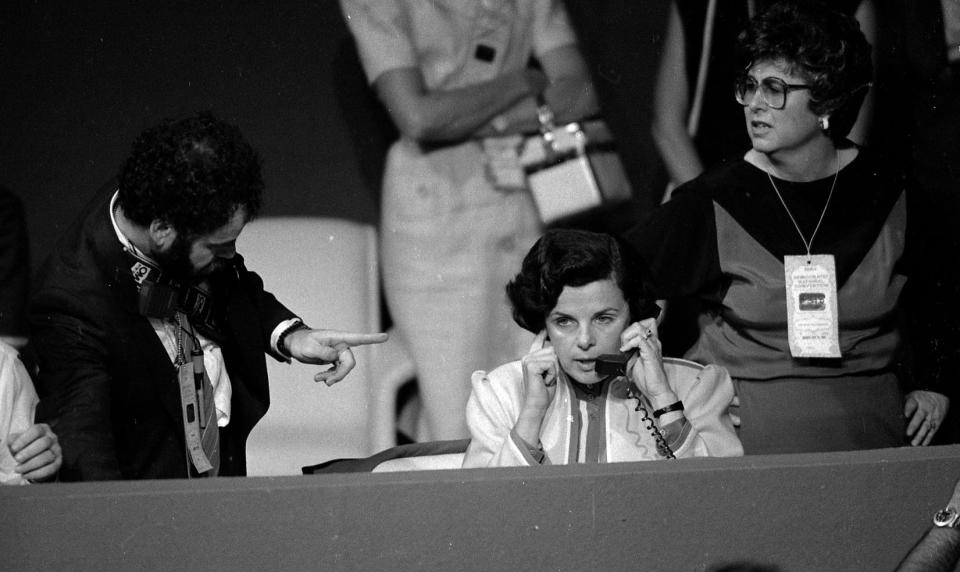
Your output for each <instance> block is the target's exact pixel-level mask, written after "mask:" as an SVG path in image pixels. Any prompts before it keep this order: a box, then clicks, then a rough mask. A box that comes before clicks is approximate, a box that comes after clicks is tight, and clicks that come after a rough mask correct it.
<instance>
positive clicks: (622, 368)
mask: <svg viewBox="0 0 960 572" xmlns="http://www.w3.org/2000/svg"><path fill="white" fill-rule="evenodd" d="M636 354H637V349H636V348H634V349H632V350H630V351H629V352H619V353H615V354H603V355H601V356H600V357H598V358H597V361H596V362H595V365H594V368H595V370H596V372H597V374H599V375H626V374H627V363H628V362H629V361H630V358H632V357H633V356H635V355H636ZM627 392H628V395H629V396H630V397H631V398H633V399H636V400H637V407H636V411H638V412H639V413H640V421H641V422H643V423H644V426H645V427H646V429H647V431H649V432H650V434H651V435H653V439H654V441H656V443H657V451H658V452H659V453H660V454H661V455H663V456H664V457H666V458H667V459H675V458H676V457H675V456H674V454H673V450H672V449H671V448H670V445H668V444H667V441H666V439H664V437H663V433H662V432H661V431H660V428H659V427H657V425H656V423H654V422H653V419H651V418H650V414H649V413H648V412H647V406H646V405H645V404H644V399H643V396H642V395H641V394H640V390H639V389H638V388H637V386H635V385H634V384H633V382H630V384H629V388H628V390H627Z"/></svg>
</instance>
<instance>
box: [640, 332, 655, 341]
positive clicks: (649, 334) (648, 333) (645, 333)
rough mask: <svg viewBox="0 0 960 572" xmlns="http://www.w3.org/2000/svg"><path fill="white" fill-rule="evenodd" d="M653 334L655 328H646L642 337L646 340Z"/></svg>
mask: <svg viewBox="0 0 960 572" xmlns="http://www.w3.org/2000/svg"><path fill="white" fill-rule="evenodd" d="M652 335H653V330H646V331H644V332H643V336H641V337H642V338H643V339H645V340H648V339H650V336H652Z"/></svg>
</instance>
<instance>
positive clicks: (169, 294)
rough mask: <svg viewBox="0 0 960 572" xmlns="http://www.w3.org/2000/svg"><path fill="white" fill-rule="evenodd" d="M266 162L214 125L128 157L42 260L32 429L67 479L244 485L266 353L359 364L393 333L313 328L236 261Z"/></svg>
mask: <svg viewBox="0 0 960 572" xmlns="http://www.w3.org/2000/svg"><path fill="white" fill-rule="evenodd" d="M263 187H264V185H263V180H262V177H261V171H260V159H259V157H258V155H257V153H256V152H255V151H254V149H253V148H252V147H251V146H250V145H249V144H248V143H247V142H246V141H245V140H244V139H243V136H242V135H241V134H240V131H239V130H238V129H237V128H236V127H235V126H233V125H230V124H228V123H225V122H223V121H220V120H218V119H216V118H215V117H213V116H212V115H211V114H209V113H201V114H198V115H195V116H192V117H187V118H183V119H179V120H172V121H166V122H164V123H162V124H161V125H158V126H156V127H153V128H150V129H147V130H146V131H144V132H143V133H142V134H141V135H140V136H139V138H138V139H137V140H136V141H135V143H134V145H133V149H132V152H131V154H130V156H129V158H128V159H127V160H126V161H125V162H124V164H123V166H122V167H121V169H120V173H119V176H118V184H117V185H116V186H115V187H110V188H109V189H108V192H106V193H100V196H98V197H97V198H96V199H95V200H94V201H93V202H92V203H91V205H90V206H89V207H88V208H87V210H86V212H85V213H83V214H82V215H81V217H80V218H79V219H78V221H77V223H76V224H74V225H73V227H72V228H71V230H69V231H68V233H67V234H66V236H64V237H63V239H62V240H61V242H60V243H59V244H58V247H57V250H56V252H55V253H54V254H53V255H52V256H51V257H50V259H49V260H48V261H47V262H46V264H45V266H44V268H43V270H42V272H41V275H40V279H39V283H38V287H37V290H36V293H35V296H34V301H33V305H32V307H31V312H30V320H31V326H32V328H33V329H32V334H33V341H34V342H35V344H36V352H37V355H38V361H39V370H40V373H39V378H38V382H37V392H38V394H39V396H40V404H39V407H38V411H37V418H38V421H44V422H47V423H49V424H50V425H51V426H52V427H53V429H54V431H56V433H57V435H58V437H59V442H60V446H61V448H62V452H63V464H62V467H61V470H60V479H61V480H65V481H71V480H117V479H157V478H185V477H198V476H215V475H244V474H246V453H245V447H246V439H247V436H248V435H249V433H250V430H251V429H252V428H253V426H254V425H255V424H256V423H257V421H258V420H259V419H260V418H261V417H262V416H263V414H264V413H265V412H266V410H267V407H268V406H269V391H268V387H267V370H266V363H265V356H264V354H265V353H268V354H271V355H272V356H273V357H274V358H276V359H279V360H286V361H289V360H290V359H291V358H293V359H296V360H298V361H300V362H304V363H311V364H333V366H332V367H331V368H329V369H327V370H325V371H321V372H319V373H318V374H317V375H316V376H315V379H316V380H317V381H324V382H326V383H327V384H328V385H329V384H332V383H335V382H337V381H339V380H341V379H343V377H344V376H346V375H347V373H348V372H349V371H350V370H351V369H352V368H353V366H354V365H355V361H354V357H353V354H352V352H351V351H350V347H351V346H354V345H359V344H369V343H379V342H383V341H385V340H386V334H382V333H378V334H354V333H345V332H336V331H330V330H316V329H311V328H309V327H308V326H306V325H305V324H304V323H303V322H302V321H301V320H300V319H299V318H298V317H297V316H296V315H295V314H294V313H293V312H291V311H290V310H288V309H287V308H285V307H284V306H283V305H282V304H281V303H280V302H278V301H277V300H276V298H274V296H273V295H272V294H270V293H269V292H266V291H264V289H263V282H262V280H261V279H260V277H259V276H257V275H256V274H255V273H253V272H250V271H249V270H247V269H246V267H245V266H244V263H243V258H242V257H241V256H240V255H239V254H237V253H236V250H235V245H236V240H237V236H238V235H239V234H240V232H241V230H242V229H243V227H244V225H245V224H246V223H247V222H249V221H250V220H251V219H252V218H253V217H255V216H256V215H257V213H258V212H259V210H260V205H261V198H262V194H263Z"/></svg>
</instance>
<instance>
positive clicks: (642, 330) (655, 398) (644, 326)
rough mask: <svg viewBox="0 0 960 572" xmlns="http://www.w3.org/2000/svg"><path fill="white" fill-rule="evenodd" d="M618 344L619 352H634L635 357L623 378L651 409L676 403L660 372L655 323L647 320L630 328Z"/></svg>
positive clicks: (659, 349)
mask: <svg viewBox="0 0 960 572" xmlns="http://www.w3.org/2000/svg"><path fill="white" fill-rule="evenodd" d="M620 341H621V345H620V351H622V352H628V351H630V350H632V349H636V350H637V353H636V355H634V356H633V357H632V358H630V361H629V362H627V376H628V377H629V378H630V380H632V381H633V383H634V384H635V385H636V386H637V389H639V390H640V392H641V393H643V394H644V395H646V396H647V399H648V400H650V404H651V405H653V407H654V409H658V408H660V407H665V406H667V405H669V404H671V403H673V402H675V401H677V394H676V393H674V391H673V390H672V389H671V388H670V384H669V383H668V382H667V374H666V372H664V370H663V349H662V345H661V343H660V338H659V336H658V335H657V320H656V319H655V318H647V319H646V320H641V321H639V322H634V323H632V324H630V325H629V326H627V329H625V330H624V331H623V333H622V334H620Z"/></svg>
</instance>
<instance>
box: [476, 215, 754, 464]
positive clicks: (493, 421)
mask: <svg viewBox="0 0 960 572" xmlns="http://www.w3.org/2000/svg"><path fill="white" fill-rule="evenodd" d="M507 295H508V297H509V299H510V302H511V304H512V305H513V314H514V319H515V321H516V322H517V323H518V324H519V325H520V326H521V327H523V328H525V329H527V330H529V331H531V332H534V333H536V334H537V336H536V339H535V341H534V344H533V347H532V348H531V350H530V353H528V354H527V355H526V356H524V357H523V359H521V360H520V361H516V362H511V363H508V364H505V365H502V366H500V367H498V368H497V369H495V370H493V371H491V372H489V373H486V372H482V371H478V372H476V373H474V375H473V379H472V382H473V393H472V394H471V396H470V400H469V402H468V404H467V424H468V425H469V427H470V433H471V437H472V440H471V442H470V447H469V449H468V450H467V454H466V457H465V459H464V465H463V466H464V467H497V466H523V465H538V464H573V463H604V462H619V461H643V460H656V459H667V458H674V457H676V458H679V457H694V456H707V455H711V456H735V455H741V454H742V449H741V447H740V442H739V441H738V439H737V437H736V434H735V432H734V429H733V423H732V421H731V419H730V416H729V414H728V407H729V406H730V403H731V400H732V399H733V387H732V384H731V381H730V377H729V376H728V375H727V373H726V371H725V370H724V369H723V368H718V367H715V366H706V367H703V366H699V365H697V364H694V363H692V362H685V361H683V360H673V359H670V358H667V359H663V358H662V357H661V355H660V342H659V340H658V339H657V324H656V315H657V313H658V312H659V308H658V307H657V306H656V304H655V303H654V302H653V300H652V299H651V298H649V297H645V296H644V294H643V289H642V286H641V282H640V276H639V275H638V274H637V268H636V266H635V265H634V264H632V263H631V261H630V259H629V256H628V253H627V252H626V251H624V250H622V248H621V247H620V245H619V244H618V243H617V241H616V240H615V239H614V238H613V237H611V236H609V235H605V234H597V233H591V232H586V231H578V230H552V231H549V232H547V233H546V234H545V235H544V236H543V237H542V238H541V239H540V240H539V241H537V243H536V244H535V245H534V246H533V248H532V249H531V250H530V252H529V253H527V255H526V257H525V258H524V261H523V266H522V269H521V271H520V273H519V274H518V275H517V276H516V278H515V279H514V280H513V281H512V282H510V284H508V285H507ZM605 356H609V357H608V358H607V359H606V360H605V359H602V358H603V357H605ZM618 370H619V371H618Z"/></svg>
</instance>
